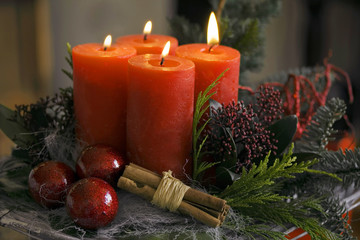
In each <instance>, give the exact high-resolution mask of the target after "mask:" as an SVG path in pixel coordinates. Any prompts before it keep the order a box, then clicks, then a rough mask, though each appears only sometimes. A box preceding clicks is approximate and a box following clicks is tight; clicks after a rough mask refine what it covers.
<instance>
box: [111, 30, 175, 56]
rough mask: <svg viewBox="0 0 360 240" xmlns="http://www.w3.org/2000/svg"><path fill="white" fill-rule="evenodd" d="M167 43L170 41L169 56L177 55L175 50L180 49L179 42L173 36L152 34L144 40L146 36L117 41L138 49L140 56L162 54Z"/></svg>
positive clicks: (129, 36) (130, 36)
mask: <svg viewBox="0 0 360 240" xmlns="http://www.w3.org/2000/svg"><path fill="white" fill-rule="evenodd" d="M167 41H170V52H169V55H175V49H176V48H177V47H178V40H177V39H176V38H174V37H171V36H165V35H156V34H150V35H148V36H147V39H146V40H144V35H141V34H138V35H127V36H123V37H119V38H118V39H116V43H118V44H129V45H130V46H132V47H134V48H135V49H136V52H137V54H138V55H142V54H147V53H151V54H161V52H162V50H163V48H164V46H165V44H166V42H167Z"/></svg>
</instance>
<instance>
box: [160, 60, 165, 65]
mask: <svg viewBox="0 0 360 240" xmlns="http://www.w3.org/2000/svg"><path fill="white" fill-rule="evenodd" d="M164 60H165V58H161V61H160V66H162V65H163V63H164Z"/></svg>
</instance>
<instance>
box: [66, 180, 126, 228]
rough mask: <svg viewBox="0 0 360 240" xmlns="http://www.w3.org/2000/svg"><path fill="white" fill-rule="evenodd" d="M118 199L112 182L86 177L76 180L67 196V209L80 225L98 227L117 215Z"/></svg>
mask: <svg viewBox="0 0 360 240" xmlns="http://www.w3.org/2000/svg"><path fill="white" fill-rule="evenodd" d="M118 206H119V203H118V199H117V195H116V192H115V190H114V189H113V187H111V185H110V184H108V183H107V182H105V181H104V180H102V179H100V178H94V177H90V178H84V179H81V180H80V181H78V182H76V183H75V184H74V185H73V186H72V187H71V188H70V190H69V192H68V194H67V197H66V209H67V212H68V214H69V215H70V217H71V218H72V219H73V220H74V222H75V223H76V224H77V225H79V226H80V227H83V228H86V229H97V228H100V227H104V226H106V225H107V224H109V223H110V222H111V221H112V220H113V219H114V218H115V216H116V213H117V210H118Z"/></svg>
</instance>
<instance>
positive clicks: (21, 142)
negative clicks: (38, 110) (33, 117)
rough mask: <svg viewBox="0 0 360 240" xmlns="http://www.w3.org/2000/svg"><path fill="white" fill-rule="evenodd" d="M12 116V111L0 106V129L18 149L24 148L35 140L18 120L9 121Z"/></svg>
mask: <svg viewBox="0 0 360 240" xmlns="http://www.w3.org/2000/svg"><path fill="white" fill-rule="evenodd" d="M14 114H15V112H14V111H12V110H11V109H9V108H7V107H5V106H4V105H2V104H0V129H1V130H2V131H3V132H4V133H5V135H6V136H8V138H10V139H11V140H12V141H13V142H14V143H15V144H17V145H18V146H19V147H22V148H26V147H27V146H28V144H30V143H31V142H33V141H35V138H34V137H33V135H31V133H30V132H29V131H28V130H27V129H26V128H25V127H24V126H23V124H21V121H20V120H19V121H13V120H10V119H11V118H12V117H13V116H14Z"/></svg>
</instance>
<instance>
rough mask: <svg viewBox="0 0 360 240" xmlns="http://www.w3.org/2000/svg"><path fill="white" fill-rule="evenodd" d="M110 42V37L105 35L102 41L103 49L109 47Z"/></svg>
mask: <svg viewBox="0 0 360 240" xmlns="http://www.w3.org/2000/svg"><path fill="white" fill-rule="evenodd" d="M111 41H112V38H111V35H107V37H106V38H105V40H104V48H105V49H106V48H108V47H110V46H111Z"/></svg>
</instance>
